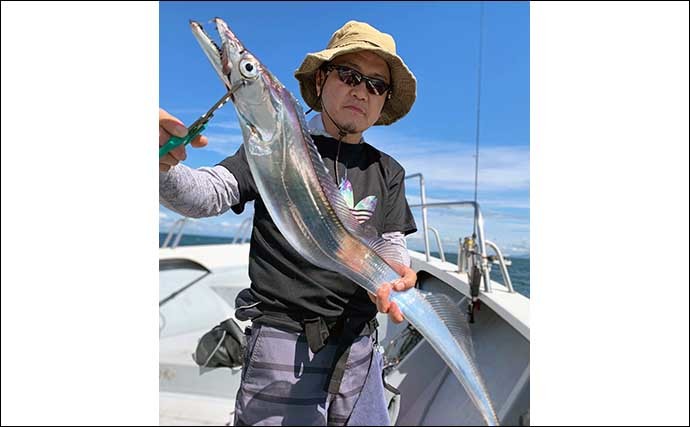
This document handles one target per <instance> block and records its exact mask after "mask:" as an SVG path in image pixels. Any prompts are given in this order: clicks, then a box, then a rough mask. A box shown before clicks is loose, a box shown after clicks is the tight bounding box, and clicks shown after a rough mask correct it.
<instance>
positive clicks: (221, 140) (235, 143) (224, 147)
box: [205, 133, 244, 156]
mask: <svg viewBox="0 0 690 427" xmlns="http://www.w3.org/2000/svg"><path fill="white" fill-rule="evenodd" d="M205 135H206V137H207V138H208V146H207V147H206V148H207V149H208V150H211V151H215V152H216V153H220V154H222V155H224V156H230V155H233V154H235V152H236V151H237V149H238V148H239V147H240V145H241V144H242V142H244V139H243V137H242V134H240V133H225V134H220V133H205Z"/></svg>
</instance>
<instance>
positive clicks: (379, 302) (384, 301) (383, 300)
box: [376, 284, 391, 313]
mask: <svg viewBox="0 0 690 427" xmlns="http://www.w3.org/2000/svg"><path fill="white" fill-rule="evenodd" d="M390 293H391V285H390V284H385V285H383V286H381V287H380V288H379V290H378V291H377V292H376V307H377V308H378V310H379V311H380V312H381V313H388V309H389V308H390V305H391V303H390V301H389V300H388V298H389V296H390Z"/></svg>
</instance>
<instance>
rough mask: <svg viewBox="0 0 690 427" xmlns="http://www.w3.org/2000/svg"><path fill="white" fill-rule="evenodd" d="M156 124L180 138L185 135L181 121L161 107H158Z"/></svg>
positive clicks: (185, 129) (185, 131) (185, 130)
mask: <svg viewBox="0 0 690 427" xmlns="http://www.w3.org/2000/svg"><path fill="white" fill-rule="evenodd" d="M158 126H160V127H161V128H162V129H164V130H165V131H166V132H168V133H169V134H171V135H175V136H179V137H180V138H182V137H183V136H185V135H187V128H186V127H185V126H184V125H183V124H182V122H181V121H179V120H178V119H176V118H175V117H173V116H171V115H170V114H168V112H167V111H165V110H163V109H162V108H159V109H158Z"/></svg>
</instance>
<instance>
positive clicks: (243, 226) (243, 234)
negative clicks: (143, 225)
mask: <svg viewBox="0 0 690 427" xmlns="http://www.w3.org/2000/svg"><path fill="white" fill-rule="evenodd" d="M188 221H189V218H187V217H184V218H180V219H178V220H177V221H175V222H174V223H173V225H172V226H171V227H170V231H168V234H167V236H165V240H164V241H163V244H162V245H161V249H163V248H170V249H175V248H176V247H177V246H178V245H179V244H180V239H181V238H182V234H183V233H182V230H183V229H184V226H185V225H186V224H187V222H188ZM251 232H252V219H251V218H245V219H244V220H243V221H242V222H241V223H240V225H239V227H238V228H237V232H236V233H235V237H234V238H233V239H232V242H231V244H238V243H244V242H245V241H246V240H247V239H248V238H249V237H250V236H251ZM175 233H177V235H176V236H175ZM173 236H175V240H174V241H173ZM171 242H172V243H171Z"/></svg>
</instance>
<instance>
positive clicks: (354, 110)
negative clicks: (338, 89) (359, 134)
mask: <svg viewBox="0 0 690 427" xmlns="http://www.w3.org/2000/svg"><path fill="white" fill-rule="evenodd" d="M345 109H347V110H350V111H353V112H355V113H357V114H361V115H363V116H364V115H365V113H364V110H362V109H361V108H359V107H355V106H354V105H346V106H345Z"/></svg>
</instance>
